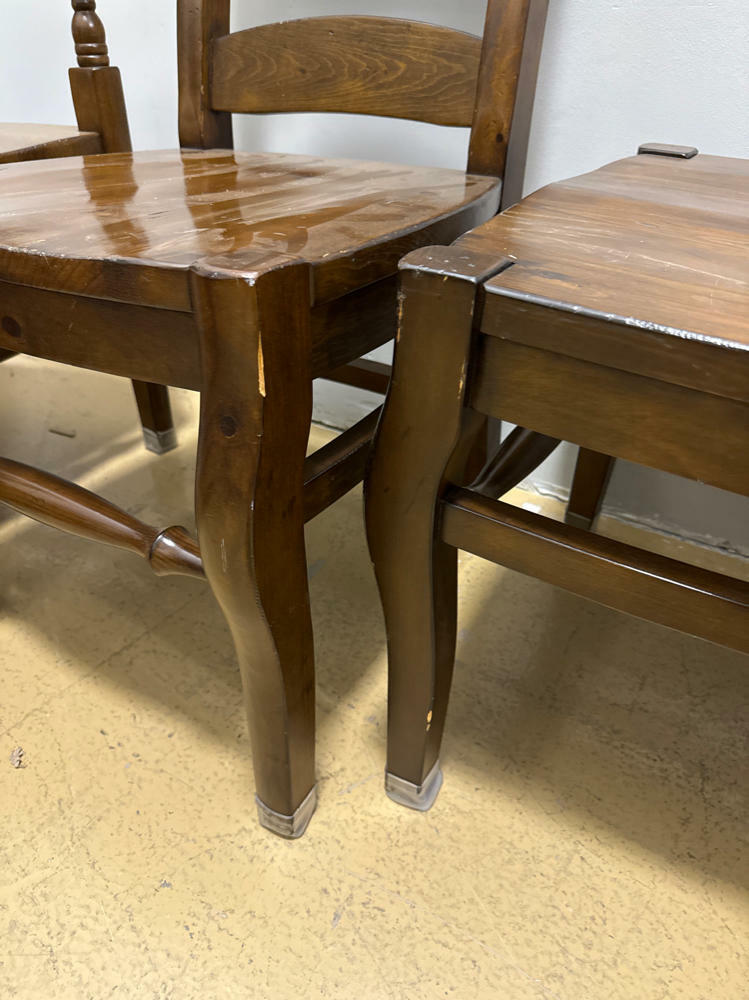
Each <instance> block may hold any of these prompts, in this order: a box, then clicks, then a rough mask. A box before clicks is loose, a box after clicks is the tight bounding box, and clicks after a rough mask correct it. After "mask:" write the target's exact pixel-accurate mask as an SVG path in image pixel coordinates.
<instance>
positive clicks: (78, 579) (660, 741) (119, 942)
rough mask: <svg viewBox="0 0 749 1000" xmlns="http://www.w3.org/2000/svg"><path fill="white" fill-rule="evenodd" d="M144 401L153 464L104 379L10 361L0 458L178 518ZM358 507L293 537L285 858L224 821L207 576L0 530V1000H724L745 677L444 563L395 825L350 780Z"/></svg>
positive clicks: (701, 648) (742, 893)
mask: <svg viewBox="0 0 749 1000" xmlns="http://www.w3.org/2000/svg"><path fill="white" fill-rule="evenodd" d="M174 400H175V405H176V409H177V414H178V419H179V427H180V438H181V445H180V447H179V449H178V450H177V451H175V452H173V453H171V454H170V455H168V456H166V457H164V458H157V457H155V456H153V455H149V454H148V453H146V452H145V451H143V450H142V448H141V446H140V443H139V437H138V427H137V423H136V419H135V411H134V405H133V403H132V401H131V397H130V389H129V386H128V385H127V383H125V382H121V381H119V380H114V379H108V378H106V377H103V376H97V375H92V374H89V373H84V372H79V371H75V370H72V369H65V368H61V367H56V366H52V365H42V364H40V363H34V362H31V361H14V362H11V363H9V364H5V365H2V366H0V454H4V455H7V456H9V457H12V458H19V459H21V460H26V461H31V462H35V463H36V464H39V465H41V466H43V467H46V468H48V469H50V470H51V471H55V472H59V473H62V474H64V475H68V476H71V477H73V476H74V477H75V478H77V479H78V480H79V481H80V482H82V483H83V484H85V485H88V486H91V487H93V488H94V489H97V490H100V491H101V492H102V493H104V494H105V495H107V496H108V497H110V498H111V499H113V500H115V501H117V502H119V503H120V504H122V505H123V506H125V507H126V508H128V509H129V510H131V511H133V512H137V513H139V514H140V515H141V516H142V517H143V518H144V519H145V520H151V521H152V523H154V524H155V523H158V524H162V525H167V524H173V523H185V524H187V525H190V524H191V513H190V511H191V474H192V461H193V452H194V442H195V432H194V428H195V421H194V413H195V399H194V397H192V396H191V395H190V394H188V393H174ZM53 432H57V433H53ZM59 432H62V434H61V433H59ZM318 433H319V435H321V436H322V435H324V434H325V432H324V431H321V432H318ZM73 434H74V435H75V436H69V435H73ZM360 508H361V497H360V494H359V493H358V492H357V493H353V494H351V495H350V496H348V497H347V498H346V499H345V500H344V501H343V502H341V503H339V504H338V505H337V506H336V507H334V508H333V509H332V510H330V511H327V512H326V513H325V514H323V515H322V516H321V517H320V518H318V519H317V520H316V521H315V522H314V523H313V524H312V525H311V526H310V528H309V531H308V543H309V563H310V570H311V577H312V582H311V589H312V606H313V613H314V619H315V628H316V643H317V658H318V673H319V682H318V705H319V736H318V774H319V779H320V784H319V791H320V804H319V808H318V812H317V815H316V816H315V818H314V819H313V821H312V824H311V826H310V829H309V831H308V834H307V836H306V837H305V838H304V839H303V840H301V841H298V842H295V843H288V842H284V841H282V840H279V839H277V838H275V837H273V836H272V835H271V834H268V833H267V832H265V831H263V830H261V829H260V827H258V825H257V823H256V821H255V812H254V806H253V800H252V779H251V770H250V753H249V747H248V740H247V735H246V732H245V723H244V718H243V715H242V710H241V694H240V682H239V675H238V672H237V669H236V667H235V663H234V655H233V650H232V647H231V643H230V641H229V637H228V634H227V630H226V628H225V627H224V624H223V621H222V619H221V617H220V615H219V613H218V611H217V609H216V607H215V605H214V603H213V600H212V597H211V595H210V593H209V592H208V590H207V588H205V587H204V586H203V585H201V584H200V583H199V582H196V581H190V580H186V579H177V578H171V579H167V580H157V579H155V578H152V577H151V576H150V575H149V571H148V570H147V568H146V567H145V566H144V565H143V564H141V562H140V561H139V560H137V559H135V558H133V557H130V556H128V555H127V554H124V553H120V552H118V551H116V550H112V549H106V548H103V547H100V546H97V545H94V544H92V543H87V542H84V541H79V540H76V539H72V538H69V537H66V536H63V535H61V534H59V533H56V532H54V531H52V530H51V529H47V528H44V527H40V526H37V525H34V524H32V523H31V522H27V521H24V520H22V519H20V518H16V517H14V516H12V515H10V514H8V513H7V512H4V513H0V553H1V555H0V583H1V586H0V678H1V684H0V732H2V740H0V803H1V806H2V808H1V809H0V815H1V817H2V819H1V822H2V830H1V832H0V998H2V1000H6V998H11V997H14V998H15V997H19V998H24V1000H37V998H44V1000H47V998H55V1000H67V998H71V1000H88V998H95V1000H98V998H102V997H134V998H151V997H153V998H175V1000H193V998H196V1000H197V998H200V1000H213V998H221V1000H224V998H241V1000H245V998H269V1000H279V998H287V997H288V998H297V997H305V998H306V997H316V996H320V997H329V998H330V997H332V998H345V1000H349V998H357V1000H370V998H371V1000H379V998H388V997H395V998H401V997H404V998H408V1000H418V998H425V1000H427V998H428V1000H433V998H439V997H449V998H450V997H454V998H456V1000H464V998H474V997H480V998H492V1000H553V998H554V1000H676V998H679V1000H681V998H684V1000H687V998H688V1000H724V998H725V1000H742V998H746V997H749V987H748V986H747V982H749V953H748V950H747V937H748V932H749V898H748V895H749V861H748V860H747V859H748V857H749V851H748V850H747V848H748V844H747V840H748V839H749V810H748V809H747V794H748V789H749V781H748V780H747V779H748V777H749V769H748V761H749V748H748V747H747V740H746V734H747V720H748V712H747V709H748V708H749V659H748V658H746V657H742V656H740V655H738V654H735V653H731V652H728V651H726V650H722V649H719V648H716V647H713V646H710V645H708V644H706V643H702V642H699V641H697V640H694V639H690V638H687V637H685V636H681V635H678V634H675V633H670V632H668V631H666V630H664V629H661V628H658V627H655V626H652V625H648V624H645V623H642V622H638V621H634V620H632V619H629V618H625V617H623V616H620V615H618V614H615V613H614V612H610V611H607V610H605V609H602V608H599V607H596V606H594V605H593V604H589V603H586V602H584V601H582V600H578V599H576V598H574V597H572V596H570V595H567V594H565V593H562V592H559V591H556V590H553V589H551V588H549V587H547V586H545V585H543V584H540V583H537V582H535V581H533V580H529V579H525V578H522V577H520V576H516V575H514V574H512V573H510V572H507V571H504V570H502V569H499V568H497V567H494V566H491V565H489V564H487V563H484V562H482V561H481V560H478V559H476V558H473V557H465V558H464V559H463V561H462V578H463V582H464V587H463V591H462V595H463V597H462V607H461V623H460V627H461V632H460V645H459V653H458V657H459V665H458V669H457V674H456V681H455V687H454V697H453V703H452V712H451V715H450V720H449V726H448V731H447V734H446V739H445V746H444V753H443V765H444V771H445V785H444V788H443V790H442V792H441V794H440V797H439V799H438V801H437V804H436V806H435V808H434V809H433V810H432V811H431V812H430V813H427V814H419V813H415V812H410V811H408V810H406V809H403V808H400V807H398V806H396V805H394V804H392V803H391V802H390V801H389V800H388V799H387V798H386V797H385V795H384V793H383V791H382V776H383V766H384V735H385V728H384V721H385V652H384V635H383V628H382V621H381V617H380V611H379V607H378V604H377V600H376V594H375V588H374V583H373V578H372V574H371V570H370V565H369V560H368V558H367V555H366V549H365V544H364V535H363V531H362V525H361V509H360ZM19 746H20V747H22V748H23V751H24V756H23V766H22V767H20V768H14V767H12V766H11V762H10V759H9V758H10V755H11V753H12V751H13V750H14V748H16V747H19Z"/></svg>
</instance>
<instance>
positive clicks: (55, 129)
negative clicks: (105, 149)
mask: <svg viewBox="0 0 749 1000" xmlns="http://www.w3.org/2000/svg"><path fill="white" fill-rule="evenodd" d="M101 151H102V145H101V136H100V135H99V134H98V133H97V132H79V131H78V129H77V128H73V127H72V126H69V125H27V124H15V123H7V122H0V163H20V162H21V161H25V160H48V159H52V158H53V157H57V156H84V155H86V154H87V153H100V152H101Z"/></svg>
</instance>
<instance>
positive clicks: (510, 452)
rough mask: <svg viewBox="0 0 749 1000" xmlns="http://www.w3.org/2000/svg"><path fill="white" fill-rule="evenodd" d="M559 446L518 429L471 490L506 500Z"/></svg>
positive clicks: (478, 477) (498, 450) (554, 442)
mask: <svg viewBox="0 0 749 1000" xmlns="http://www.w3.org/2000/svg"><path fill="white" fill-rule="evenodd" d="M559 444H560V440H559V438H554V437H547V436H546V435H545V434H537V433H536V432H535V431H529V430H526V428H525V427H516V428H515V429H514V430H512V431H510V433H509V434H508V435H507V437H506V438H505V440H504V441H503V442H502V443H501V444H500V445H499V447H498V448H497V450H496V451H495V452H494V454H493V455H492V456H491V457H490V458H489V460H488V461H487V462H486V464H485V466H484V468H483V469H482V470H481V471H480V472H479V474H478V476H477V477H476V479H475V480H474V481H473V482H472V483H471V489H472V490H474V491H475V492H476V493H481V494H482V496H486V497H492V498H496V497H501V496H504V494H505V493H507V491H508V490H511V489H512V488H513V487H514V486H517V485H518V483H521V482H522V481H523V480H524V479H525V477H526V476H527V475H529V474H530V473H531V472H533V470H534V469H536V468H538V466H539V465H540V464H541V462H543V461H544V460H545V459H547V458H548V457H549V455H551V453H552V452H553V451H554V450H555V449H556V448H557V447H558V446H559Z"/></svg>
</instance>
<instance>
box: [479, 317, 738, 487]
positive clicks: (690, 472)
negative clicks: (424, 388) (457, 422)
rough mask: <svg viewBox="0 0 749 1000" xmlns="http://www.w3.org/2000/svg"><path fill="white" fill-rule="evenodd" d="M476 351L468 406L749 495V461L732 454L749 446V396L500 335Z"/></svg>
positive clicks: (543, 432)
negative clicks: (731, 395)
mask: <svg viewBox="0 0 749 1000" xmlns="http://www.w3.org/2000/svg"><path fill="white" fill-rule="evenodd" d="M737 353H738V352H737ZM744 353H745V359H744V365H743V368H744V371H745V373H747V374H749V352H744ZM477 358H478V360H477V366H476V367H477V370H476V374H475V378H474V381H473V382H472V389H471V395H470V401H469V403H470V405H471V406H472V407H473V408H474V409H476V410H478V411H479V412H480V413H488V414H490V415H492V416H495V417H501V418H502V419H505V420H509V421H510V422H511V423H517V424H521V425H522V426H524V427H532V428H533V429H534V430H538V431H540V432H541V433H542V434H548V435H550V436H551V437H560V438H562V439H563V440H564V441H572V442H573V443H574V444H579V445H582V446H583V447H584V448H589V449H591V450H592V451H598V452H603V453H605V454H606V455H615V456H616V457H617V458H625V459H627V460H628V461H630V462H638V463H640V464H642V465H649V466H652V467H653V468H655V469H663V471H664V472H671V473H673V474H674V475H677V476H685V477H686V478H695V477H694V470H695V469H699V476H698V477H697V478H699V479H701V480H702V481H704V482H706V483H710V485H712V486H717V487H719V488H720V489H723V490H731V491H733V492H735V493H741V494H744V495H749V462H737V461H727V460H726V458H727V455H740V454H742V449H743V448H744V447H745V444H746V440H747V433H748V432H749V403H742V402H737V401H736V400H733V399H725V398H723V397H720V396H715V395H712V394H709V393H704V392H696V391H695V390H693V389H685V388H683V387H682V386H678V385H672V384H671V383H669V382H667V381H665V380H664V381H660V380H658V379H655V378H643V376H641V375H631V374H629V373H628V372H624V371H621V370H620V369H615V368H606V367H605V366H604V365H592V364H589V363H588V362H586V361H578V360H577V359H576V358H569V357H565V356H564V355H562V354H556V353H553V352H551V351H542V350H539V349H538V348H535V347H526V346H525V345H524V344H514V343H512V342H511V341H508V340H499V339H498V338H496V337H483V338H482V339H481V341H480V343H479V346H478V347H477ZM593 400H594V401H595V405H591V401H593ZM654 427H657V428H658V433H657V434H654V433H653V428H654ZM716 427H719V428H721V438H722V441H721V447H720V448H716V447H715V442H714V438H715V429H716Z"/></svg>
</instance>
